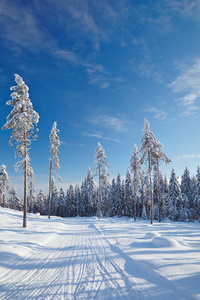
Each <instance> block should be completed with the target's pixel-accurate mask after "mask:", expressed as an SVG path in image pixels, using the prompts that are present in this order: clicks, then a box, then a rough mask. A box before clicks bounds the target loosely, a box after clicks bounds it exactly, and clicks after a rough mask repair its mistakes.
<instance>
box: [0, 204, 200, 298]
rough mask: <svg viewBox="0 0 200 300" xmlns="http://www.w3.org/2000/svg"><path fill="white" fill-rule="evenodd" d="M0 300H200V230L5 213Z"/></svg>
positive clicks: (0, 221) (0, 214) (0, 233)
mask: <svg viewBox="0 0 200 300" xmlns="http://www.w3.org/2000/svg"><path fill="white" fill-rule="evenodd" d="M0 299H6V300H8V299H12V300H15V299H20V300H22V299H45V300H46V299H136V300H137V299H141V300H142V299H153V300H161V299H165V300H168V299H172V300H176V299H180V300H181V299H182V300H183V299H185V300H190V299H200V224H198V223H172V222H167V223H161V224H159V223H155V224H154V225H153V226H152V225H150V224H149V221H147V222H146V221H137V222H134V221H133V220H130V219H124V218H123V219H117V218H108V219H102V220H98V219H97V218H69V219H62V218H57V217H52V218H51V219H50V220H48V218H47V217H42V216H39V215H33V214H28V228H27V229H24V228H22V213H21V212H17V211H12V210H9V209H4V208H0Z"/></svg>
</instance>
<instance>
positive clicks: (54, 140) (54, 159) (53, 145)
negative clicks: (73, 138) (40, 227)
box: [49, 122, 61, 219]
mask: <svg viewBox="0 0 200 300" xmlns="http://www.w3.org/2000/svg"><path fill="white" fill-rule="evenodd" d="M58 132H59V130H58V129H57V122H54V123H53V126H52V129H51V133H50V136H49V139H50V170H49V219H50V214H51V183H52V173H54V174H56V176H57V177H58V179H59V180H60V181H61V178H60V176H59V175H58V171H59V169H60V165H59V158H58V155H59V150H58V147H59V146H60V139H59V137H58V135H57V133H58Z"/></svg>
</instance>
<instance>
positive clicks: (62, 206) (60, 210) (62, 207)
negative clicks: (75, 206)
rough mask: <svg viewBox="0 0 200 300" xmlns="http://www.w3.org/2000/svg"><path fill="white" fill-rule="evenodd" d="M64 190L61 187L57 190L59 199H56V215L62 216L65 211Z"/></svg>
mask: <svg viewBox="0 0 200 300" xmlns="http://www.w3.org/2000/svg"><path fill="white" fill-rule="evenodd" d="M65 209H66V207H65V192H64V189H63V188H62V187H61V188H60V191H59V199H58V209H57V211H58V215H59V216H61V217H64V212H65Z"/></svg>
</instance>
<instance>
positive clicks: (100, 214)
mask: <svg viewBox="0 0 200 300" xmlns="http://www.w3.org/2000/svg"><path fill="white" fill-rule="evenodd" d="M100 219H101V166H100V164H99V220H100Z"/></svg>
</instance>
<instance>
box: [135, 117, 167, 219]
mask: <svg viewBox="0 0 200 300" xmlns="http://www.w3.org/2000/svg"><path fill="white" fill-rule="evenodd" d="M143 132H144V134H143V137H142V139H141V141H140V142H141V143H142V145H141V148H140V151H139V152H142V157H141V163H143V162H144V161H145V159H146V162H147V164H148V172H149V180H150V197H151V224H153V193H152V179H151V168H152V166H153V165H156V166H157V174H158V179H157V180H158V202H160V201H159V197H160V196H159V193H160V192H159V162H160V160H162V161H164V162H165V163H166V164H168V163H169V162H171V159H169V158H168V157H167V156H166V154H165V153H164V152H163V151H162V148H163V145H162V144H161V143H160V142H159V141H158V140H157V139H156V138H155V136H154V134H153V132H152V131H150V123H149V122H148V121H147V120H146V119H145V122H144V128H143ZM159 206H160V204H159ZM159 221H160V208H159Z"/></svg>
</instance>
